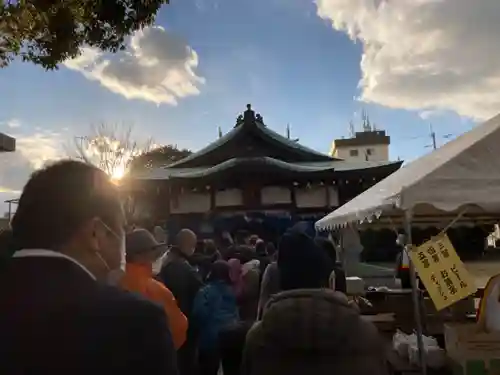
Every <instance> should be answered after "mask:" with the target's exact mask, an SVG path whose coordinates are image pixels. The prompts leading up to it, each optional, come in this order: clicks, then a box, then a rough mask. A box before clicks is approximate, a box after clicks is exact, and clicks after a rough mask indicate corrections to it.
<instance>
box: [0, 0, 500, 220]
mask: <svg viewBox="0 0 500 375" xmlns="http://www.w3.org/2000/svg"><path fill="white" fill-rule="evenodd" d="M498 35H500V1H498V0H475V1H471V0H171V2H170V4H169V5H165V6H164V7H163V8H162V9H161V10H160V12H159V13H158V16H157V19H156V22H155V25H154V26H152V27H148V28H146V29H144V30H141V31H138V32H136V33H135V34H134V35H131V37H130V38H129V40H128V46H129V47H128V49H127V50H126V51H125V52H120V53H118V54H116V55H110V54H106V53H102V52H100V51H96V50H92V49H89V48H84V49H83V50H82V55H81V56H80V57H78V58H76V59H74V60H70V61H66V62H65V63H64V64H62V65H61V67H60V69H59V70H57V71H52V72H47V71H44V70H43V69H42V68H40V67H37V66H35V65H32V64H28V63H22V62H19V61H16V62H14V63H12V64H11V65H10V66H8V67H7V68H4V69H0V87H1V88H2V92H3V95H2V99H1V100H0V132H4V133H7V134H9V135H11V136H14V137H16V139H17V149H18V151H17V152H16V153H13V154H3V155H0V158H1V164H0V200H1V201H3V200H4V199H8V198H12V197H16V196H18V195H19V191H20V190H21V189H22V186H23V184H24V183H25V182H26V180H27V178H28V177H29V174H30V173H31V171H33V169H35V168H38V167H40V166H41V165H43V163H44V162H46V161H47V160H52V159H57V158H60V157H64V156H67V155H68V153H71V148H72V147H73V145H74V139H75V137H81V136H88V135H92V128H93V127H95V126H96V125H98V124H106V125H109V126H118V127H122V128H123V127H129V126H132V127H133V134H134V137H135V139H137V140H138V142H143V141H145V140H146V139H150V138H152V139H153V140H154V142H155V143H156V144H176V145H178V146H179V147H183V148H189V149H191V150H197V149H200V148H201V147H203V146H205V145H207V144H208V143H210V142H211V141H213V140H215V139H216V138H217V134H218V127H221V129H222V131H223V132H227V131H229V130H230V129H231V128H232V127H233V126H234V123H235V119H236V117H237V116H238V114H240V113H241V112H243V111H244V109H245V105H246V104H247V103H251V104H252V106H253V108H254V109H255V111H256V112H258V113H261V114H262V116H263V117H264V121H265V123H266V125H267V126H269V127H270V128H272V129H274V130H275V131H277V132H280V133H281V134H285V131H286V127H287V124H289V125H290V128H291V135H292V137H293V138H299V139H300V142H301V143H303V144H305V145H307V146H309V147H312V148H314V149H317V150H319V151H322V152H325V153H327V152H328V151H329V149H330V147H331V142H332V141H333V140H334V139H335V138H340V137H347V136H348V134H349V133H348V129H349V121H354V123H355V124H357V126H358V129H359V126H360V125H359V124H360V114H361V113H362V112H363V111H366V112H367V113H368V115H369V117H370V120H371V121H372V122H374V123H376V125H377V128H379V129H384V130H386V131H387V132H388V134H389V135H390V136H391V150H390V152H391V158H392V159H395V160H396V159H398V158H400V159H402V160H405V161H409V160H412V159H415V158H417V157H419V156H421V155H423V154H424V153H427V152H429V151H431V148H430V147H429V146H430V145H431V143H432V141H431V138H430V130H429V127H430V125H431V124H432V127H433V129H434V131H435V133H436V139H437V144H438V146H439V145H441V144H443V143H444V142H446V141H448V140H449V139H452V138H453V137H456V136H457V135H460V134H462V133H463V132H466V131H468V130H470V129H471V128H472V127H473V126H474V125H475V124H477V123H478V122H481V121H483V120H486V119H488V118H489V117H491V116H493V115H495V114H496V113H497V112H498V111H499V109H500V96H499V95H498V92H499V91H500V45H499V44H498V43H497V40H496V38H497V36H498ZM3 208H5V206H2V205H1V203H0V211H2V209H3Z"/></svg>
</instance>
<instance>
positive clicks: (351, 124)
mask: <svg viewBox="0 0 500 375" xmlns="http://www.w3.org/2000/svg"><path fill="white" fill-rule="evenodd" d="M355 133H356V132H355V131H354V122H352V120H351V121H349V136H350V137H351V138H354V137H355V136H356V134H355Z"/></svg>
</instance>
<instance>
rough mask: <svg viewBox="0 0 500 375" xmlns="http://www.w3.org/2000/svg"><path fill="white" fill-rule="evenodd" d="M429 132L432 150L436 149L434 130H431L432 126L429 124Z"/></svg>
mask: <svg viewBox="0 0 500 375" xmlns="http://www.w3.org/2000/svg"><path fill="white" fill-rule="evenodd" d="M429 130H430V136H431V139H432V148H433V149H434V150H436V149H437V145H436V133H435V132H434V129H432V124H429Z"/></svg>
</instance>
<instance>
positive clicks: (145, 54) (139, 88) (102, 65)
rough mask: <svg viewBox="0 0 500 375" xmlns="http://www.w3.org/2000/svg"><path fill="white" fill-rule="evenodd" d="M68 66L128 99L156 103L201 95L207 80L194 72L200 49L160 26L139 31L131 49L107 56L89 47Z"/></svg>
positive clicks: (173, 101) (172, 101) (69, 61)
mask: <svg viewBox="0 0 500 375" xmlns="http://www.w3.org/2000/svg"><path fill="white" fill-rule="evenodd" d="M65 66H66V67H67V68H69V69H72V70H76V71H79V72H81V73H82V74H83V75H84V76H85V77H86V78H88V79H90V80H95V81H98V82H99V83H100V84H101V85H102V86H104V87H106V88H107V89H108V90H111V91H112V92H114V93H117V94H120V95H122V96H124V97H125V98H127V99H141V100H146V101H150V102H153V103H156V104H164V103H165V104H171V105H176V104H177V100H178V99H179V98H184V97H187V96H192V95H198V94H199V93H200V90H199V86H200V85H202V84H203V83H204V82H205V81H204V79H203V78H201V77H198V76H197V75H196V74H195V72H194V70H195V69H196V68H197V66H198V55H197V53H196V52H195V51H194V50H193V49H192V48H191V47H190V46H189V45H187V44H186V42H185V41H184V40H183V39H182V38H180V37H178V36H176V35H174V34H172V33H170V32H167V31H166V30H165V29H164V28H162V27H159V26H155V27H148V28H145V29H143V30H141V31H137V32H136V33H135V34H134V35H133V36H132V37H131V38H130V46H129V48H128V49H127V52H124V53H119V54H117V55H115V56H105V55H103V54H102V53H101V52H99V51H97V50H95V49H91V48H85V49H84V50H83V51H82V55H81V56H79V57H77V58H75V59H73V60H68V61H66V62H65Z"/></svg>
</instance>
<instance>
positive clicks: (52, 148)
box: [0, 131, 66, 193]
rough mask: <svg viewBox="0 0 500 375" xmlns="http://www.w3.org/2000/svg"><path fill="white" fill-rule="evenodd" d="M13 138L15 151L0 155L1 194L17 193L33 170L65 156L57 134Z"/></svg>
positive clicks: (46, 132) (37, 134) (41, 133)
mask: <svg viewBox="0 0 500 375" xmlns="http://www.w3.org/2000/svg"><path fill="white" fill-rule="evenodd" d="M13 136H14V137H15V138H16V151H15V152H12V153H10V152H8V153H2V154H1V155H0V158H1V160H2V163H1V164H0V192H1V193H6V192H11V193H16V192H19V191H20V190H22V188H23V186H24V184H25V183H26V181H27V180H28V178H29V176H30V174H31V173H32V172H33V171H34V170H35V169H37V168H40V167H42V166H43V165H44V163H46V162H48V161H50V160H57V159H60V158H61V157H64V156H65V155H66V153H65V150H64V149H63V145H64V144H65V142H64V140H63V139H62V137H61V135H60V134H59V133H54V132H49V131H45V132H38V133H35V134H32V135H28V136H27V135H13Z"/></svg>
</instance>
